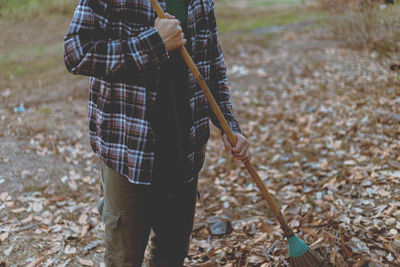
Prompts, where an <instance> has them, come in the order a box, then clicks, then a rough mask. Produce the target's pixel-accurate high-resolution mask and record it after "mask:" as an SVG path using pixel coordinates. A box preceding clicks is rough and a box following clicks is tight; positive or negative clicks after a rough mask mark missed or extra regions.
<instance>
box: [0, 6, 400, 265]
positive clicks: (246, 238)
mask: <svg viewBox="0 0 400 267" xmlns="http://www.w3.org/2000/svg"><path fill="white" fill-rule="evenodd" d="M310 12H311V11H310ZM69 21H70V18H66V17H62V18H60V17H54V18H52V19H51V20H49V21H48V22H46V23H45V22H43V21H36V20H34V21H29V22H24V23H13V22H9V23H8V22H5V23H2V24H0V32H2V35H3V37H4V38H2V40H0V55H1V57H0V59H1V60H2V61H1V63H2V64H1V67H0V70H1V74H0V86H1V87H0V90H1V91H0V170H1V172H0V262H2V261H4V262H5V263H6V264H7V266H104V264H103V265H102V261H103V253H104V246H103V243H102V235H103V233H104V225H103V223H101V222H100V218H99V215H98V212H97V210H96V209H95V206H96V204H97V202H98V200H99V199H100V198H101V196H102V192H101V183H100V177H99V169H98V167H99V166H98V159H97V156H96V155H95V154H94V153H92V151H91V148H90V146H89V139H88V122H87V98H88V78H85V77H77V76H72V75H70V74H68V73H67V72H66V70H65V67H64V64H63V61H62V39H63V35H64V33H65V32H66V30H67V27H68V24H69ZM302 25H303V24H302ZM263 30H264V31H265V30H266V29H263ZM267 30H268V29H267ZM261 32H262V31H261ZM220 40H221V43H222V46H223V51H224V54H225V59H226V64H227V67H228V74H229V81H230V89H231V92H232V101H233V104H234V112H235V113H236V114H237V116H238V119H239V122H240V124H241V127H242V131H243V133H244V134H245V135H246V136H247V137H248V138H249V140H250V142H251V144H252V151H253V154H254V156H253V162H254V163H255V165H256V166H257V169H258V170H259V173H260V175H261V176H262V177H263V179H264V180H265V182H266V185H267V187H268V188H269V189H270V190H271V193H272V194H273V195H274V197H275V198H276V199H277V201H278V202H279V203H280V205H281V206H282V210H283V212H284V213H285V214H286V217H287V219H288V221H289V224H290V225H291V227H293V229H294V230H295V232H296V233H298V235H299V236H301V237H302V238H303V239H304V240H305V241H306V242H307V243H308V244H313V243H315V242H316V243H315V244H314V246H313V247H314V248H315V249H316V250H317V251H318V252H319V253H320V254H321V255H323V256H324V257H325V258H326V260H327V263H329V264H330V265H331V266H400V263H399V260H400V235H399V232H400V223H399V221H400V194H399V192H400V179H399V178H400V138H399V137H400V127H399V124H400V108H399V107H400V87H399V85H400V80H399V73H396V72H391V71H390V68H389V67H390V62H389V61H385V60H381V59H379V58H377V57H376V55H375V54H374V53H370V52H368V51H359V50H353V49H349V48H346V47H345V46H343V44H342V43H340V42H339V41H337V40H336V39H335V38H334V37H333V36H331V35H330V34H329V33H327V31H326V30H324V29H322V28H315V27H309V24H307V23H306V24H304V25H303V26H299V27H288V28H283V29H282V30H280V31H278V32H277V33H275V34H274V35H271V34H268V35H265V36H264V35H262V34H260V33H259V32H257V31H247V32H246V33H243V32H240V34H235V32H230V33H229V32H222V33H221V35H220ZM17 54H18V55H19V56H18V57H17V56H15V55H17ZM21 103H23V111H21V112H20V111H18V108H17V109H16V110H14V108H16V107H19V106H20V105H21ZM200 176H201V178H200V182H199V183H200V192H201V198H200V200H199V201H198V204H197V211H196V221H195V227H194V231H193V240H192V244H191V248H190V253H189V257H188V259H187V261H186V264H187V266H203V267H205V266H286V265H287V263H288V253H287V245H286V242H285V240H284V239H283V237H282V232H281V231H280V230H279V226H278V225H277V223H276V222H275V219H274V218H273V216H272V214H271V213H270V211H269V209H268V207H267V205H266V204H265V201H263V200H262V199H261V196H260V194H259V193H258V190H257V188H256V187H255V185H254V184H253V183H252V182H251V179H250V177H249V175H248V174H247V173H246V172H245V170H244V169H243V168H242V167H241V165H240V163H239V162H236V161H234V160H232V159H231V158H230V157H229V156H227V155H226V154H225V153H224V152H223V149H222V143H221V141H220V139H219V137H218V132H217V131H216V130H215V128H213V129H212V138H211V140H210V142H209V146H208V152H207V161H206V165H205V167H204V169H203V170H202V172H201V175H200ZM218 220H224V221H229V222H230V223H231V224H232V227H233V232H232V233H230V234H227V235H224V236H220V237H218V236H213V235H211V233H210V230H209V228H208V225H209V224H210V223H212V222H215V221H218ZM357 264H358V265H357ZM368 264H369V265H368Z"/></svg>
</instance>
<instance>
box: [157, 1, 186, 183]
mask: <svg viewBox="0 0 400 267" xmlns="http://www.w3.org/2000/svg"><path fill="white" fill-rule="evenodd" d="M186 10H187V7H186V3H185V0H167V12H168V13H170V14H171V15H174V16H175V17H176V18H177V19H178V20H179V21H180V22H181V25H182V29H183V31H184V33H185V29H186V20H187V12H186ZM187 75H188V68H187V66H186V64H185V62H184V61H183V59H182V57H181V56H180V53H179V51H178V50H175V51H172V52H170V59H169V60H167V61H166V62H165V63H164V64H162V65H161V69H160V90H159V92H158V94H157V100H156V105H155V108H154V112H153V116H152V120H151V123H152V127H153V130H154V133H155V138H156V143H155V162H154V171H155V173H154V183H158V184H164V183H165V184H171V183H174V182H178V183H179V181H183V179H185V178H187V177H183V176H185V158H186V152H187V151H188V150H189V127H190V120H191V111H190V108H189V102H188V96H187V87H188V86H187ZM171 179H174V180H175V181H172V180H171Z"/></svg>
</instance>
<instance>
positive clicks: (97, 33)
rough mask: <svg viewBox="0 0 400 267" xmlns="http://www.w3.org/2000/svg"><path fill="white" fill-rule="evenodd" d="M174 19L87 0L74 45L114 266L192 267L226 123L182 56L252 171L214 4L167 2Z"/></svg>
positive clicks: (118, 1) (134, 0)
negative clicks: (212, 145) (207, 171)
mask: <svg viewBox="0 0 400 267" xmlns="http://www.w3.org/2000/svg"><path fill="white" fill-rule="evenodd" d="M160 4H161V6H162V7H163V8H164V10H165V9H166V10H167V11H168V12H169V13H170V14H174V15H176V17H175V16H173V15H170V14H168V18H167V19H159V18H156V14H155V12H154V10H153V9H152V7H151V5H150V2H148V1H147V0H80V1H79V3H78V6H77V8H76V11H75V13H74V17H73V19H72V22H71V25H70V27H69V30H68V32H67V34H66V36H65V41H64V46H65V47H64V61H65V65H66V67H67V69H68V70H69V71H70V72H71V73H73V74H80V75H86V76H90V77H91V78H90V92H89V133H90V144H91V146H92V148H93V150H94V151H95V152H96V153H97V154H98V155H99V157H100V159H101V160H100V162H101V169H102V182H103V190H104V202H101V203H104V204H103V205H100V206H99V209H100V212H101V216H102V220H103V221H104V223H105V232H106V233H105V245H106V252H105V262H106V265H107V266H141V265H142V261H143V257H144V251H145V248H146V246H147V243H148V239H149V235H150V232H151V242H150V245H149V251H150V253H149V256H148V258H147V260H146V265H147V266H168V267H178V266H182V265H183V262H184V259H185V257H186V255H187V252H188V248H189V242H190V241H189V240H190V233H191V230H192V226H193V218H194V209H195V203H196V192H197V179H198V173H199V171H200V169H201V168H202V166H203V163H204V157H205V148H206V144H207V141H208V138H209V125H208V120H209V118H211V120H212V122H213V123H214V124H215V125H216V126H217V127H220V126H219V123H218V121H217V119H216V117H215V116H214V115H213V114H212V112H211V110H210V108H209V106H208V103H207V100H206V98H205V96H204V95H203V93H202V91H201V90H200V88H199V86H198V85H197V83H196V80H195V78H194V76H193V74H192V73H190V72H189V71H188V68H187V67H186V65H185V64H184V62H183V60H182V59H181V58H180V56H179V53H178V51H177V49H179V48H181V47H182V46H186V48H187V49H188V51H189V53H190V54H191V56H192V57H193V59H194V61H195V63H196V65H197V66H198V68H199V70H200V71H201V73H202V75H203V76H204V79H205V80H206V82H207V83H208V85H209V87H210V89H211V91H212V93H213V95H214V97H215V99H216V101H217V103H218V105H219V107H220V108H221V110H222V112H223V114H224V116H225V118H226V119H227V121H228V123H229V125H230V127H231V128H232V130H233V131H234V132H235V135H236V136H237V139H238V142H237V144H236V145H235V147H232V146H231V145H230V144H229V142H228V141H227V139H226V137H225V136H224V135H223V136H222V140H223V142H224V145H225V149H226V151H227V152H228V153H231V154H233V156H234V157H235V158H236V159H239V160H242V161H244V162H247V161H249V160H250V157H251V154H250V151H249V144H248V142H247V140H246V138H245V137H243V135H241V134H240V128H239V124H238V122H237V120H236V119H235V117H234V115H233V113H232V108H231V102H230V100H229V90H228V87H227V80H226V68H225V65H224V59H223V55H222V52H221V48H220V45H219V43H218V39H217V28H216V20H215V14H214V3H213V1H212V0H189V1H185V0H167V2H165V0H163V1H160Z"/></svg>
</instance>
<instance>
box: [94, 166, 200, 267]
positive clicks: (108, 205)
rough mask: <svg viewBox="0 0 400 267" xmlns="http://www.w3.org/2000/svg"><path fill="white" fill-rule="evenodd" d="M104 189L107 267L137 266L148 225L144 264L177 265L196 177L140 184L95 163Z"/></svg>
mask: <svg viewBox="0 0 400 267" xmlns="http://www.w3.org/2000/svg"><path fill="white" fill-rule="evenodd" d="M101 171H102V182H103V191H104V201H101V202H100V203H103V205H99V210H100V213H101V217H102V220H103V222H104V224H105V236H104V240H105V246H106V252H105V257H104V259H105V263H106V266H107V267H125V266H126V267H127V266H129V267H141V266H142V262H143V257H144V251H145V248H146V246H147V243H148V240H149V235H150V229H152V236H151V242H150V244H149V251H150V253H149V257H148V259H147V260H146V262H145V264H144V266H146V267H180V266H183V262H184V259H185V257H186V256H187V253H188V250H189V244H190V234H191V232H192V228H193V220H194V212H195V205H196V196H197V195H196V193H197V179H196V180H195V181H193V182H191V183H187V184H180V185H176V186H174V187H171V186H170V185H169V184H168V183H166V184H165V183H164V184H159V185H157V184H156V185H152V186H142V185H136V184H132V183H130V182H129V181H128V180H127V179H126V178H125V177H124V176H122V175H120V174H119V173H117V172H115V171H114V170H113V169H111V168H109V167H108V166H107V165H106V164H105V163H104V162H103V161H101Z"/></svg>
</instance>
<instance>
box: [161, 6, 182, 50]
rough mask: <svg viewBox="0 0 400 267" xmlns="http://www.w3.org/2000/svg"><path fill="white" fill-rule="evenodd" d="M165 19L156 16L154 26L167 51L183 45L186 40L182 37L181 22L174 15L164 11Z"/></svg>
mask: <svg viewBox="0 0 400 267" xmlns="http://www.w3.org/2000/svg"><path fill="white" fill-rule="evenodd" d="M166 15H167V18H166V19H160V18H156V21H155V23H154V28H156V29H157V31H158V33H159V34H160V36H161V38H162V39H163V41H164V44H165V47H166V48H167V50H168V51H172V50H175V49H178V48H181V47H183V46H184V45H185V44H186V43H187V40H186V39H185V38H184V35H183V32H182V27H181V23H180V22H179V20H177V19H175V17H174V16H172V15H170V14H168V13H166Z"/></svg>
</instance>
